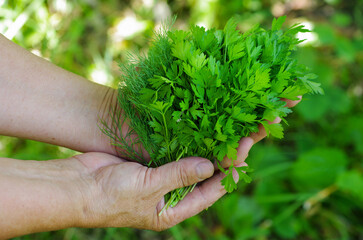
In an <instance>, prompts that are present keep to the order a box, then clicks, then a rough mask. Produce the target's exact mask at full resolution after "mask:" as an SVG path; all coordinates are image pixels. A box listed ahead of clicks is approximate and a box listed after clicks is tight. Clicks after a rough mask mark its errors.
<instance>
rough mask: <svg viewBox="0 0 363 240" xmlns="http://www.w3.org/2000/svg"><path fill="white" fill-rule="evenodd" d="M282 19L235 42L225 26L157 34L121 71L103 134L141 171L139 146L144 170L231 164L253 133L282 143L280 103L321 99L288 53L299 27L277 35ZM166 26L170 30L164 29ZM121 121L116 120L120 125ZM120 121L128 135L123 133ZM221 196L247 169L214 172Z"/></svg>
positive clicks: (175, 197)
mask: <svg viewBox="0 0 363 240" xmlns="http://www.w3.org/2000/svg"><path fill="white" fill-rule="evenodd" d="M284 20H285V17H280V18H278V19H274V21H273V23H272V28H271V30H264V29H262V28H260V27H259V26H255V27H253V28H252V29H251V30H249V31H248V32H245V33H243V34H241V33H240V32H239V31H238V30H236V27H237V22H236V21H235V19H233V18H232V19H230V20H229V21H228V22H227V24H226V26H225V28H224V30H215V29H210V30H205V29H204V28H203V27H199V26H192V27H191V28H190V30H189V31H183V30H174V29H172V28H171V27H170V26H169V27H164V28H163V29H162V30H161V31H160V32H158V33H156V36H155V39H154V41H153V42H152V44H151V47H150V49H149V51H148V54H147V56H137V57H134V58H133V59H130V62H129V63H128V64H127V65H122V66H121V68H122V71H123V73H124V75H123V76H122V81H121V83H120V87H119V91H118V104H119V107H120V109H119V110H117V111H114V112H112V114H111V117H112V123H111V124H105V123H104V127H103V131H104V133H106V134H107V135H108V136H109V137H110V138H111V139H112V140H113V144H114V145H116V146H117V147H118V148H119V149H122V151H123V154H124V155H125V156H126V157H128V158H130V159H134V160H139V161H140V162H143V163H145V160H144V159H143V157H142V154H141V152H142V151H141V150H140V149H138V148H139V147H140V146H142V147H143V148H144V150H146V151H147V152H148V154H149V155H150V159H151V160H150V161H149V163H148V166H151V167H158V166H160V165H163V164H166V163H169V162H172V161H178V160H179V159H181V158H184V157H188V156H199V157H204V158H207V159H210V160H211V161H215V160H216V161H217V163H219V162H221V161H222V160H223V158H224V157H225V156H227V157H228V158H229V159H231V160H235V159H236V158H237V150H236V148H237V147H238V141H239V140H240V139H241V138H242V137H245V136H248V135H249V134H251V133H253V132H257V131H258V125H259V124H262V125H263V126H264V127H265V129H266V132H267V134H268V135H272V136H275V137H277V138H282V137H283V128H282V126H281V124H271V125H270V124H268V122H267V121H273V120H274V119H275V118H276V117H280V118H281V119H283V120H284V117H286V116H287V114H288V113H290V112H291V110H290V109H288V108H287V107H285V102H283V101H280V99H281V98H286V99H291V100H297V99H298V98H297V96H299V95H303V94H306V93H322V89H321V88H320V87H319V86H320V84H319V83H316V82H313V81H311V79H313V78H315V75H314V74H311V73H310V74H308V73H307V68H306V67H305V66H302V65H299V64H297V63H296V60H294V59H292V57H291V53H292V52H293V51H294V49H295V48H296V45H297V44H298V43H299V42H301V40H298V39H297V38H296V34H297V33H298V32H307V31H308V30H306V29H304V28H303V26H301V25H294V26H292V27H290V28H289V29H287V30H286V31H282V30H280V28H281V26H282V24H283V22H284ZM170 25H172V24H170ZM121 116H122V119H120V118H121ZM125 121H127V124H128V126H129V128H128V129H127V130H122V126H123V124H124V123H125ZM220 169H221V171H223V172H225V174H226V177H225V178H224V179H223V180H222V184H223V185H224V187H225V189H226V190H227V191H228V192H231V191H233V190H234V189H236V188H237V185H236V183H235V182H234V181H233V176H232V170H233V169H236V170H237V172H238V173H239V176H240V179H241V178H242V179H244V180H245V181H246V182H250V180H251V179H250V178H249V177H248V176H247V175H246V174H245V172H246V171H248V169H247V168H246V167H239V168H237V167H235V166H233V164H232V165H231V166H230V167H229V168H228V169H223V168H221V167H220ZM193 187H194V186H189V187H184V188H180V189H177V190H174V191H172V192H170V193H169V194H168V195H166V199H165V202H166V204H165V207H164V209H165V208H168V207H170V206H175V205H176V204H177V203H178V202H179V201H180V200H181V199H183V198H184V197H185V195H186V194H187V193H189V192H190V191H192V190H193Z"/></svg>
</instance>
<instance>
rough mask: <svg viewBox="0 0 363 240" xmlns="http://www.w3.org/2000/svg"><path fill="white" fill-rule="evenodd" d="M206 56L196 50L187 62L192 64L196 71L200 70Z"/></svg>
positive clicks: (205, 61) (204, 63)
mask: <svg viewBox="0 0 363 240" xmlns="http://www.w3.org/2000/svg"><path fill="white" fill-rule="evenodd" d="M205 58H206V56H205V55H204V53H198V52H197V51H195V52H194V54H193V55H192V56H191V57H190V58H189V63H190V65H191V66H193V67H194V68H195V69H196V70H197V71H198V70H200V69H201V68H202V67H204V66H205V65H206V64H207V60H206V59H205Z"/></svg>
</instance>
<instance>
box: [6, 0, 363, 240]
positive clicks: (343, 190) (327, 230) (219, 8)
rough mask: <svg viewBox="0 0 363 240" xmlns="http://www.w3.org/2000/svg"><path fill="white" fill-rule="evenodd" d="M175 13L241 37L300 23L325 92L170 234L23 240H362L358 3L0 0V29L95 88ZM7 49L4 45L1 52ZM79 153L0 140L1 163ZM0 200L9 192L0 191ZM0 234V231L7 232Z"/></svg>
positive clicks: (69, 233) (306, 52) (114, 76)
mask: <svg viewBox="0 0 363 240" xmlns="http://www.w3.org/2000/svg"><path fill="white" fill-rule="evenodd" d="M174 14H177V15H178V19H177V22H176V27H177V28H182V29H186V28H188V26H189V25H190V24H198V25H202V26H205V27H207V28H211V27H216V28H222V27H223V26H224V24H225V23H226V21H227V20H228V19H229V18H230V17H232V16H235V17H237V19H238V20H239V22H240V23H239V26H238V27H239V29H240V30H241V31H245V30H247V29H248V28H250V27H251V26H253V25H254V24H256V23H260V24H261V25H263V26H265V27H269V26H270V23H271V22H272V19H273V17H278V16H281V15H287V23H286V24H285V26H289V25H292V24H293V23H296V22H300V23H303V24H304V25H305V26H306V27H307V28H309V29H311V30H312V33H308V34H305V35H300V36H298V37H300V38H304V39H307V41H305V43H304V44H301V45H300V46H299V48H298V51H297V53H296V57H297V59H298V60H299V61H300V62H301V63H304V64H306V65H308V66H309V67H310V68H311V69H312V72H314V73H316V74H317V75H318V76H319V78H318V81H320V82H321V83H322V86H323V88H324V90H325V95H324V96H306V98H305V101H304V102H303V103H301V104H299V105H298V106H297V107H296V108H295V112H294V113H293V114H291V115H290V116H289V126H286V136H285V138H284V139H283V140H277V139H266V140H264V141H263V142H261V143H258V144H257V145H256V146H255V147H254V148H253V149H252V152H251V154H250V156H249V158H248V160H247V162H248V163H249V164H250V165H251V166H252V167H253V168H254V169H255V172H254V173H253V174H252V176H253V179H254V180H253V182H252V183H251V184H248V185H246V184H241V185H240V187H239V189H238V191H236V192H234V193H232V194H229V195H227V196H225V197H223V198H222V199H221V200H220V201H218V202H217V203H216V204H215V205H214V206H213V207H211V208H210V209H208V210H207V211H204V212H203V213H201V214H199V215H198V216H195V217H193V218H191V219H188V220H186V221H185V222H183V223H181V224H179V225H177V226H175V227H173V228H171V229H170V230H167V231H164V232H161V233H156V232H152V231H144V230H134V229H126V228H125V229H122V228H119V229H118V228H109V229H77V228H71V229H65V230H61V231H56V232H47V233H39V234H33V235H29V236H24V237H20V238H16V239H67V240H68V239H69V240H70V239H72V240H78V239H79V240H81V239H151V240H152V239H176V240H179V239H188V240H192V239H195V240H197V239H218V240H227V239H261V240H262V239H363V101H362V100H363V99H362V95H363V30H362V29H363V1H362V0H349V1H348V0H272V1H267V0H174V1H171V0H170V1H156V0H125V1H117V0H104V1H101V0H98V1H97V0H72V1H70V0H48V1H47V0H0V33H2V34H3V35H5V36H6V37H7V38H9V39H11V40H12V41H14V42H16V43H17V44H19V45H21V46H22V47H24V48H25V49H28V50H29V51H31V52H33V53H34V54H36V55H39V56H41V57H44V58H46V59H49V61H51V62H53V63H54V64H56V65H58V66H60V67H62V68H65V69H67V70H69V71H72V72H74V73H77V74H79V75H82V76H84V77H86V78H88V79H90V80H92V81H95V82H98V83H101V84H105V85H109V86H113V87H115V86H117V81H118V80H119V77H118V76H120V72H119V69H118V62H124V61H126V59H127V57H126V56H127V53H128V52H129V51H134V52H135V51H136V52H138V51H141V52H145V51H146V50H147V49H148V43H149V39H150V38H151V37H152V36H153V31H154V30H155V29H157V28H158V27H159V26H160V22H161V21H162V20H163V19H165V18H166V17H170V16H172V15H174ZM0 51H1V46H0ZM72 154H75V152H74V151H71V150H68V149H65V148H60V147H57V146H52V145H48V144H43V143H39V142H34V141H29V140H23V139H16V138H9V137H4V136H0V156H1V157H10V158H18V159H37V160H46V159H54V158H64V157H68V156H71V155H72ZM0 194H1V193H0ZM0 231H1V230H0Z"/></svg>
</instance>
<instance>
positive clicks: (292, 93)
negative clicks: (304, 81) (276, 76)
mask: <svg viewBox="0 0 363 240" xmlns="http://www.w3.org/2000/svg"><path fill="white" fill-rule="evenodd" d="M305 93H306V90H303V89H301V88H300V87H299V86H297V85H295V86H288V87H287V88H286V89H285V90H284V91H283V92H282V93H281V94H280V95H279V97H280V98H286V99H290V100H299V98H298V97H297V96H300V95H303V94H305Z"/></svg>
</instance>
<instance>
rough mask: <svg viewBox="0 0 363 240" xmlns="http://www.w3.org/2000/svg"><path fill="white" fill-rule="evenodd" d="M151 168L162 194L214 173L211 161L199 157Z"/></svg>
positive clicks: (201, 179) (191, 183)
mask: <svg viewBox="0 0 363 240" xmlns="http://www.w3.org/2000/svg"><path fill="white" fill-rule="evenodd" d="M153 170H154V171H153V173H152V174H153V178H155V179H156V180H155V181H154V182H155V184H157V186H160V187H161V189H162V190H161V191H162V192H163V194H166V193H168V192H170V191H172V190H174V189H177V188H181V187H186V186H190V185H193V184H194V183H197V182H200V181H203V180H205V179H206V178H209V177H211V176H213V173H214V168H213V164H212V162H211V161H209V160H208V159H205V158H200V157H189V158H184V159H181V160H179V161H177V162H171V163H168V164H166V165H163V166H161V167H158V168H155V169H153Z"/></svg>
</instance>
